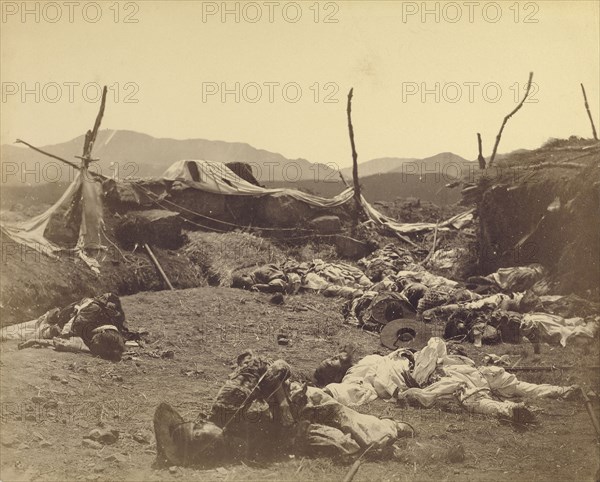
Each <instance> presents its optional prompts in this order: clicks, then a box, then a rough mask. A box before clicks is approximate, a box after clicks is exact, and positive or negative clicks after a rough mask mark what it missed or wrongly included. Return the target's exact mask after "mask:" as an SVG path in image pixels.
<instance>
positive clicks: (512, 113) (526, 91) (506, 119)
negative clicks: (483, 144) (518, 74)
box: [488, 72, 533, 167]
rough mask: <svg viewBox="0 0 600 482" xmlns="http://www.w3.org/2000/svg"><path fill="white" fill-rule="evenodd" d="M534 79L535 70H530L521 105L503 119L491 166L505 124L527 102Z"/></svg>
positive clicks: (491, 158)
mask: <svg viewBox="0 0 600 482" xmlns="http://www.w3.org/2000/svg"><path fill="white" fill-rule="evenodd" d="M532 79H533V72H529V80H528V81H527V89H526V90H525V95H524V96H523V99H522V100H521V102H519V105H518V106H517V107H515V109H514V110H513V111H512V112H511V113H510V114H508V115H507V116H506V117H505V118H504V120H503V121H502V125H501V126H500V130H499V131H498V135H497V136H496V143H495V144H494V150H493V151H492V157H490V162H489V164H488V166H490V167H491V166H492V164H493V163H494V159H496V151H497V150H498V144H500V138H501V137H502V131H503V130H504V126H505V125H506V123H507V122H508V119H510V118H511V117H512V116H513V115H515V114H516V113H517V111H518V110H519V109H520V108H521V107H523V103H524V102H525V99H527V96H528V95H529V90H530V89H531V80H532Z"/></svg>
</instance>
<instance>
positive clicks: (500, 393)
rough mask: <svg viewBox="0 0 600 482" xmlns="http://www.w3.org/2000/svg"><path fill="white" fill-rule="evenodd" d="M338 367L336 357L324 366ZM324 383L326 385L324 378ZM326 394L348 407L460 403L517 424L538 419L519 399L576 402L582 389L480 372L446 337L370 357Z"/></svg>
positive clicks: (495, 370) (490, 369) (487, 369)
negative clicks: (451, 347) (381, 402)
mask: <svg viewBox="0 0 600 482" xmlns="http://www.w3.org/2000/svg"><path fill="white" fill-rule="evenodd" d="M324 364H325V365H331V366H338V365H339V361H338V360H337V358H336V357H333V358H332V359H331V360H329V361H326V362H324ZM321 381H322V382H325V381H326V380H323V379H321ZM323 390H324V391H325V392H326V393H327V394H329V395H331V397H332V398H334V399H335V400H337V401H338V402H340V403H342V404H344V405H346V406H350V407H352V406H358V405H362V404H364V403H367V402H370V401H372V400H375V399H377V398H382V399H394V400H397V401H400V402H406V403H409V404H411V405H413V404H414V405H417V406H422V407H431V406H433V405H434V404H435V403H436V402H437V401H438V400H442V399H448V398H450V399H456V400H458V401H459V402H460V403H461V405H462V406H463V407H464V408H465V409H467V410H469V411H471V412H474V413H481V414H487V415H496V416H501V417H505V418H509V419H512V420H516V421H529V420H532V419H533V415H532V413H531V411H530V410H529V409H528V408H527V407H526V406H525V404H524V403H523V402H515V401H513V400H511V399H513V398H515V397H520V398H542V397H545V398H563V399H570V398H575V397H576V396H577V395H578V394H579V393H580V391H579V388H578V387H577V386H568V387H561V386H554V385H547V384H541V385H538V384H533V383H527V382H523V381H520V380H518V379H517V378H516V377H515V375H513V374H511V373H508V372H506V371H505V370H504V368H501V367H499V366H484V367H477V366H476V365H475V362H473V360H471V359H470V358H467V357H466V356H463V355H460V354H451V353H449V351H448V348H447V345H446V343H445V342H444V341H443V340H442V339H441V338H437V337H434V338H431V339H430V340H429V342H428V343H427V346H425V347H424V348H423V349H421V350H420V351H417V352H416V353H415V352H413V351H411V350H408V349H399V350H396V351H394V352H392V353H390V354H389V355H386V356H381V355H368V356H366V357H364V358H362V359H361V360H360V361H358V363H356V364H355V365H353V366H351V367H350V368H349V369H348V370H347V371H346V373H345V375H344V377H343V378H342V380H341V382H333V383H328V384H326V385H325V386H324V387H323Z"/></svg>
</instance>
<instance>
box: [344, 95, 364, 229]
mask: <svg viewBox="0 0 600 482" xmlns="http://www.w3.org/2000/svg"><path fill="white" fill-rule="evenodd" d="M353 91H354V88H351V89H350V92H348V107H347V108H346V112H347V114H348V132H349V134H350V146H351V147H352V179H353V180H354V204H355V208H356V213H355V216H354V226H356V225H357V224H358V217H359V215H360V212H361V211H362V203H361V199H360V184H359V182H358V154H357V153H356V145H355V144H354V129H353V127H352V92H353Z"/></svg>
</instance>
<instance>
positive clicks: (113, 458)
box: [104, 453, 127, 463]
mask: <svg viewBox="0 0 600 482" xmlns="http://www.w3.org/2000/svg"><path fill="white" fill-rule="evenodd" d="M104 460H106V461H107V462H121V463H123V462H127V457H125V456H124V455H123V454H120V453H116V454H110V455H107V456H106V457H104Z"/></svg>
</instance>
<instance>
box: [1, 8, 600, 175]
mask: <svg viewBox="0 0 600 482" xmlns="http://www.w3.org/2000/svg"><path fill="white" fill-rule="evenodd" d="M95 5H99V9H98V8H97V7H96V6H95ZM115 5H116V4H115V2H114V1H110V2H98V3H97V4H94V3H93V2H74V3H72V4H69V2H54V3H52V4H51V5H50V4H49V5H45V4H44V3H42V2H39V3H38V2H26V6H27V8H29V9H30V11H31V13H26V12H23V3H22V2H2V19H1V22H2V23H1V24H0V27H1V29H2V31H1V59H2V69H1V80H2V114H1V123H2V125H1V131H0V137H1V142H2V143H9V142H14V140H15V139H16V138H17V137H19V138H22V139H25V140H28V141H29V142H31V143H33V144H37V145H44V144H48V143H57V142H63V141H67V140H70V139H71V138H73V137H75V136H77V135H80V134H83V133H84V131H85V130H86V129H88V128H90V127H91V125H92V123H93V120H94V117H95V115H96V112H97V106H98V104H96V103H93V102H92V101H93V100H95V99H96V97H97V91H96V89H95V83H98V84H108V85H109V86H112V88H111V90H110V91H109V99H108V104H107V108H106V114H105V118H104V122H103V125H102V127H103V128H111V129H129V130H134V131H138V132H143V133H147V134H150V135H153V136H156V137H172V138H177V139H185V138H196V137H198V138H205V139H213V140H225V141H239V142H247V143H249V144H251V145H253V146H254V147H257V148H262V149H266V150H269V151H274V152H279V153H281V154H283V155H284V156H286V157H289V158H297V157H303V158H306V159H308V160H310V161H312V162H334V163H336V164H338V165H339V166H340V167H345V166H348V165H349V164H350V163H351V155H350V146H349V140H348V131H347V125H346V95H347V92H348V90H349V88H350V87H354V101H353V120H354V127H355V135H356V144H357V150H358V154H359V161H366V160H368V159H373V158H377V157H386V156H390V157H391V156H395V157H425V156H430V155H433V154H436V153H438V152H442V151H452V152H454V153H456V154H459V155H461V156H463V157H466V158H469V159H473V158H475V157H476V155H477V152H476V149H477V145H476V132H478V131H479V132H481V134H482V136H483V143H484V154H485V155H486V156H489V155H490V153H491V149H492V145H493V140H494V137H495V135H496V133H497V131H498V128H499V126H500V123H501V122H502V118H503V117H504V116H505V115H506V114H507V113H508V112H510V111H511V110H512V109H513V108H514V107H515V106H516V104H517V99H515V95H517V94H518V95H522V93H523V89H524V87H525V84H526V81H527V77H528V74H529V72H530V71H533V72H534V82H535V83H536V86H535V89H534V92H533V96H532V98H531V100H537V102H535V103H533V102H531V103H526V104H525V105H524V107H523V109H521V110H520V111H519V112H518V113H517V114H516V115H515V117H514V118H513V119H511V120H510V121H509V123H508V125H507V127H506V129H505V131H504V134H503V139H502V143H501V145H500V151H501V152H507V151H510V150H514V149H518V148H534V147H537V146H539V145H540V144H542V143H543V142H545V141H546V140H547V139H548V138H550V137H568V136H569V135H572V134H575V135H580V136H585V137H591V128H590V124H589V120H588V118H587V115H586V113H585V110H584V106H583V100H582V95H581V90H580V87H579V83H580V82H583V83H584V85H585V87H586V90H587V95H588V99H589V101H590V106H591V109H592V113H593V116H594V120H595V122H596V127H597V129H598V128H599V127H600V118H599V115H600V73H599V64H600V60H599V59H600V40H599V29H600V3H599V2H598V1H588V2H585V1H566V2H549V1H539V2H515V1H514V0H511V1H508V2H502V1H501V2H497V3H494V2H486V1H479V2H471V3H470V2H454V3H452V2H451V3H448V2H425V3H424V4H423V2H393V1H389V2H377V1H369V2H359V1H352V2H321V3H319V4H317V3H316V2H314V1H310V2H297V3H294V2H282V1H279V2H271V3H269V2H250V3H248V2H225V3H223V2H199V1H198V2H197V1H185V2H177V1H172V2H122V3H120V4H119V8H117V7H116V6H115ZM223 6H225V7H226V8H228V9H230V10H231V11H232V12H233V13H230V14H228V15H226V16H225V18H224V19H223V18H222V16H221V14H222V13H223V12H222V8H223ZM423 6H424V7H425V8H426V9H429V10H430V11H431V12H432V13H429V14H426V15H425V17H423V16H422V14H423ZM236 9H237V11H238V12H239V17H238V20H239V22H236ZM436 9H437V12H439V13H436ZM203 13H204V18H203ZM259 13H260V14H261V18H260V19H259V20H258V21H256V22H254V23H252V22H251V21H252V20H254V19H256V17H257V15H258V14H259ZM59 14H60V18H58V16H59ZM100 14H101V17H100V18H99V20H97V21H96V22H95V23H93V22H92V21H93V20H94V19H95V17H97V16H98V15H100ZM270 14H272V22H271V21H270V20H271V19H270V18H269V15H270ZM299 14H301V17H300V18H299V20H297V21H296V22H295V23H294V22H293V20H296V19H297V16H298V15H299ZM317 14H318V18H317V17H316V15H317ZM470 14H471V15H472V22H471V21H470V19H469V16H470ZM499 14H501V17H500V18H499V19H497V16H498V15H499ZM36 15H37V16H38V18H36ZM436 15H438V17H437V18H436ZM459 15H460V18H459ZM70 16H71V18H69V17H70ZM127 16H129V17H127ZM126 18H127V20H129V21H131V20H137V23H131V22H125V20H126ZM494 19H497V21H496V22H495V23H493V22H492V21H493V20H494ZM36 20H38V22H36ZM223 20H224V21H223ZM315 20H318V21H317V22H315ZM325 20H330V21H331V20H337V23H331V22H326V21H325ZM436 20H437V22H436ZM534 21H537V22H536V23H533V22H534ZM236 83H238V85H239V87H238V89H237V93H238V94H239V101H238V102H236V99H235V95H236ZM436 83H438V87H437V95H438V96H439V97H438V98H437V99H436ZM36 84H37V86H36ZM85 85H87V87H88V88H87V91H86V92H83V86H85ZM69 86H70V87H69ZM284 86H285V87H286V89H285V91H284V89H283V87H284ZM57 87H58V88H57ZM223 87H225V88H226V89H229V90H230V91H232V92H233V93H230V94H227V95H226V96H225V98H224V99H223V98H222V97H221V90H222V88H223ZM257 87H258V88H260V91H259V90H257ZM298 87H299V88H300V89H301V92H300V91H298ZM498 88H499V89H500V90H498ZM517 88H518V89H520V90H519V91H517V90H516V89H517ZM23 89H29V90H30V91H31V93H29V94H26V95H25V96H23V95H22V94H23ZM423 89H426V90H428V91H429V92H430V93H429V94H426V95H425V97H424V98H423V97H422V95H421V94H422V91H423ZM215 90H216V92H215ZM270 90H271V91H270ZM36 91H37V92H36ZM70 91H71V92H70ZM259 93H260V97H259ZM69 94H71V95H72V99H69ZM269 94H271V95H272V98H271V99H269ZM36 95H37V96H38V97H39V98H37V99H36ZM127 96H128V97H127ZM469 97H471V99H470V98H469ZM126 98H127V100H130V101H131V100H137V101H138V102H137V103H132V102H125V100H126ZM326 99H327V100H335V99H337V100H338V102H337V103H333V102H325V100H326ZM70 100H72V102H70ZM270 100H272V102H270ZM294 100H296V102H293V101H294ZM252 101H255V102H252ZM453 101H454V102H453ZM494 101H495V102H494ZM175 160H177V159H174V161H175Z"/></svg>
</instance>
